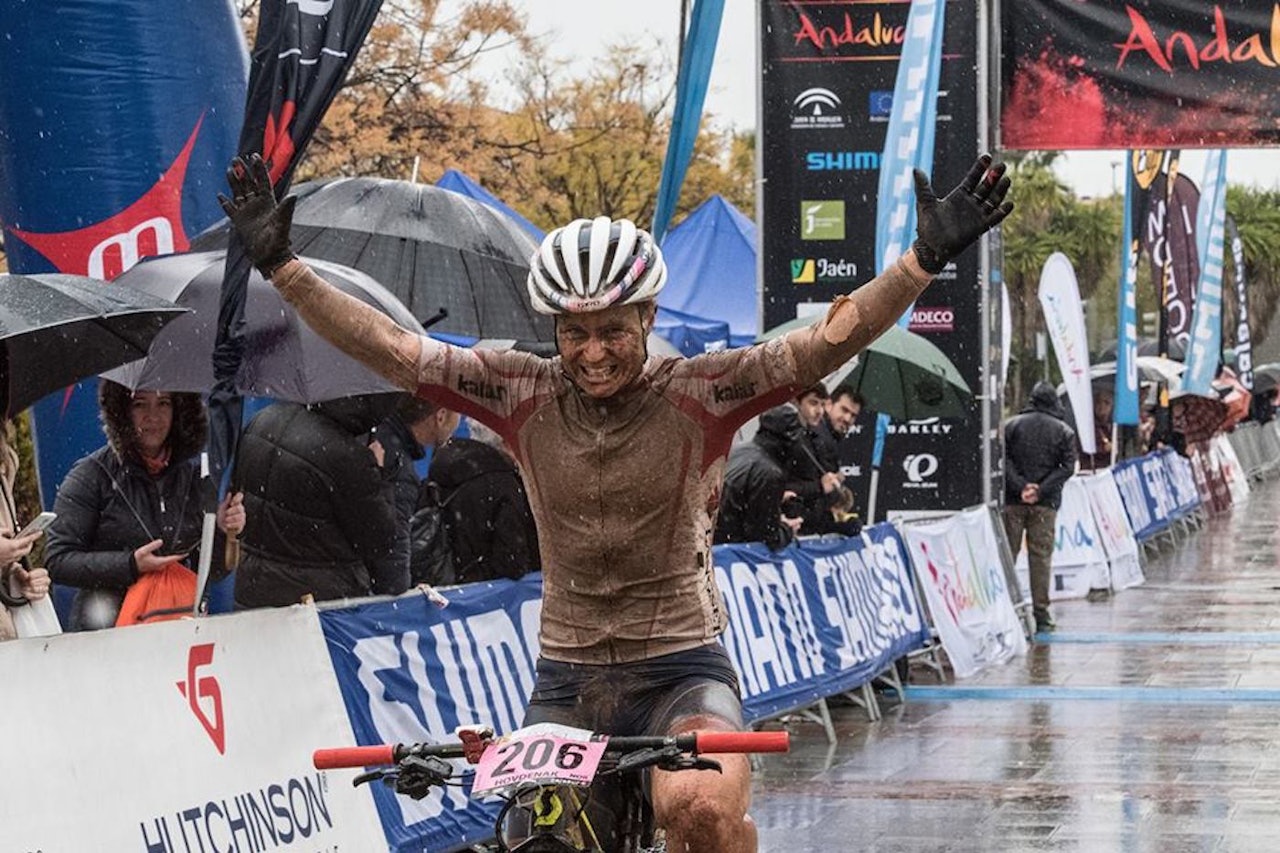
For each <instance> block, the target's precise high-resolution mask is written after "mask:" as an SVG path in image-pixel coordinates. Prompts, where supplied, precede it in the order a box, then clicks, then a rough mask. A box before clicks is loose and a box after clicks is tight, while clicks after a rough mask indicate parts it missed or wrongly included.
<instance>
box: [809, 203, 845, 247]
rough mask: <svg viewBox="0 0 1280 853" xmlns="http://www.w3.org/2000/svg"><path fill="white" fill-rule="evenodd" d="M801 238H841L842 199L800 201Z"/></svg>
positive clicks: (842, 234) (842, 235)
mask: <svg viewBox="0 0 1280 853" xmlns="http://www.w3.org/2000/svg"><path fill="white" fill-rule="evenodd" d="M800 239H801V240H843V239H844V200H843V199H839V200H827V201H802V202H800Z"/></svg>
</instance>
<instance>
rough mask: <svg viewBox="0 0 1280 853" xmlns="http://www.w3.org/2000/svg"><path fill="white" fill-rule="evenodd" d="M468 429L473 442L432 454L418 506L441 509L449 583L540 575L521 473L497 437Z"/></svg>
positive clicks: (477, 427)
mask: <svg viewBox="0 0 1280 853" xmlns="http://www.w3.org/2000/svg"><path fill="white" fill-rule="evenodd" d="M470 429H471V435H472V437H471V438H454V439H451V440H450V441H449V442H448V443H447V444H444V445H441V446H440V447H439V448H438V449H437V450H436V452H435V454H434V455H433V456H432V458H431V468H430V469H429V470H428V471H427V479H426V480H424V481H423V483H422V492H421V494H420V496H419V504H418V506H419V507H421V506H424V505H425V504H427V503H431V502H434V503H435V504H436V505H437V506H442V513H443V516H444V522H445V533H446V535H447V537H448V542H449V550H450V554H451V558H452V569H453V575H454V576H453V582H454V583H472V582H475V581H483V580H494V579H496V578H511V579H512V580H515V579H516V578H519V577H521V576H523V575H524V574H526V573H528V572H536V571H540V570H541V569H542V560H541V557H540V556H539V552H538V528H537V526H536V525H535V524H534V521H533V511H532V510H531V509H530V508H529V497H528V495H526V494H525V490H524V483H523V481H521V479H520V471H519V469H518V468H517V467H516V464H515V461H514V460H513V459H512V458H511V454H510V453H509V452H508V451H507V449H506V448H505V446H504V445H503V444H502V440H501V439H500V438H499V437H498V435H497V433H495V432H493V430H490V429H489V428H488V427H486V426H484V425H483V424H481V423H479V422H477V421H472V422H470ZM414 580H415V581H417V580H418V578H417V577H416V576H415V577H414Z"/></svg>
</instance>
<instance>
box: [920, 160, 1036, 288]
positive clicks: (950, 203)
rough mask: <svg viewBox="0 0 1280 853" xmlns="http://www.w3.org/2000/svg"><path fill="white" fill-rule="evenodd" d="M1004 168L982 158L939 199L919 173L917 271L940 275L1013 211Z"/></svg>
mask: <svg viewBox="0 0 1280 853" xmlns="http://www.w3.org/2000/svg"><path fill="white" fill-rule="evenodd" d="M1004 170H1005V166H1004V164H1003V163H999V164H997V165H995V166H992V165H991V156H990V155H989V154H983V155H982V156H981V157H979V158H978V159H977V161H976V162H975V163H974V164H973V168H971V169H970V170H969V174H968V175H966V176H965V179H964V180H963V181H961V183H960V186H958V187H956V188H955V189H953V190H952V191H951V192H949V193H947V196H946V198H942V199H939V198H938V197H937V196H936V195H934V194H933V187H932V186H931V185H930V184H929V176H928V175H926V174H925V173H924V172H922V171H920V170H919V169H916V170H915V179H916V235H917V236H916V241H915V243H914V244H913V245H912V248H913V249H915V252H916V260H917V261H919V262H920V268H921V269H923V270H924V271H925V272H927V273H929V274H930V275H937V274H938V273H940V272H942V269H943V267H945V266H946V265H947V262H948V261H950V260H952V259H953V258H955V257H956V255H959V254H960V253H961V252H963V251H964V250H965V249H967V248H968V247H969V245H970V244H971V243H974V242H976V241H977V239H978V238H979V237H981V236H982V235H983V234H985V233H986V232H987V231H990V230H991V229H992V228H994V227H995V226H996V225H998V224H999V223H1000V220H1002V219H1004V218H1005V217H1006V216H1008V215H1009V211H1011V210H1013V202H1011V201H1005V200H1004V197H1005V194H1006V193H1008V192H1009V178H1008V176H1007V175H1005V173H1004Z"/></svg>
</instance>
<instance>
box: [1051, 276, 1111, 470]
mask: <svg viewBox="0 0 1280 853" xmlns="http://www.w3.org/2000/svg"><path fill="white" fill-rule="evenodd" d="M1040 307H1041V309H1042V310H1043V311H1044V323H1045V327H1046V328H1047V329H1048V330H1049V338H1050V339H1051V340H1052V341H1053V351H1054V353H1055V354H1056V355H1057V357H1058V369H1059V370H1060V371H1061V372H1062V382H1063V384H1064V385H1066V387H1067V396H1068V397H1069V398H1070V400H1071V411H1072V413H1073V414H1074V415H1075V422H1076V434H1077V435H1078V436H1079V437H1080V447H1081V448H1082V449H1083V450H1084V452H1085V453H1096V452H1097V450H1098V447H1097V443H1096V441H1095V440H1094V439H1095V436H1094V427H1093V386H1092V385H1091V384H1090V380H1089V341H1088V339H1087V338H1086V337H1085V331H1084V309H1083V308H1082V307H1081V305H1080V287H1079V285H1078V284H1077V283H1076V271H1075V269H1073V268H1072V266H1071V261H1069V260H1067V256H1066V255H1064V254H1062V253H1061V252H1054V253H1053V254H1052V255H1050V256H1049V259H1048V260H1047V261H1045V262H1044V269H1043V270H1041V272H1040Z"/></svg>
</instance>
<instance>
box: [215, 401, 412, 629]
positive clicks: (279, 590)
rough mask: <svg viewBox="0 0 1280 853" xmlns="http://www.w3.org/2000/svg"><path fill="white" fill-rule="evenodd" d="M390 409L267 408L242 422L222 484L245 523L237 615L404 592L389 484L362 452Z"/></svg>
mask: <svg viewBox="0 0 1280 853" xmlns="http://www.w3.org/2000/svg"><path fill="white" fill-rule="evenodd" d="M398 400H399V395H397V394H369V395H363V396H356V397H344V398H342V399H339V400H330V401H328V402H324V403H316V404H314V405H311V406H302V405H299V404H297V403H274V404H272V405H270V406H268V407H267V408H265V409H263V410H262V411H261V412H259V413H258V415H257V416H256V417H255V418H254V419H253V420H252V421H250V423H249V425H248V426H247V427H246V428H245V431H244V434H243V435H242V436H241V437H240V444H239V448H238V449H237V452H236V461H235V467H234V470H233V471H232V474H231V482H232V483H233V484H234V487H235V488H236V489H238V490H240V491H242V492H243V493H244V506H245V511H246V513H247V515H248V518H247V521H246V524H245V529H244V535H243V536H242V538H241V558H240V566H239V568H238V569H237V570H236V585H235V603H236V607H237V608H247V607H273V606H283V605H288V604H294V603H296V602H298V601H299V600H300V599H302V598H303V597H304V596H307V595H310V596H312V597H313V598H314V599H315V600H317V601H327V600H332V599H341V598H358V597H362V596H367V595H372V594H378V595H398V594H399V593H402V592H404V591H405V590H406V589H407V588H408V586H409V572H408V567H407V566H406V565H405V564H404V563H403V562H398V561H397V560H396V556H395V541H396V518H395V507H394V504H393V501H392V496H391V491H392V490H391V484H390V483H389V482H388V481H387V480H385V479H384V478H383V476H382V469H381V468H380V467H379V463H378V460H377V458H376V457H375V455H374V451H373V450H372V449H371V448H370V446H369V434H370V431H371V430H372V429H373V428H374V427H375V426H376V425H377V424H378V423H379V422H380V421H382V420H383V419H384V418H385V417H386V416H387V415H389V414H390V413H391V411H392V410H393V408H394V406H395V405H396V403H397V402H398Z"/></svg>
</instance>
